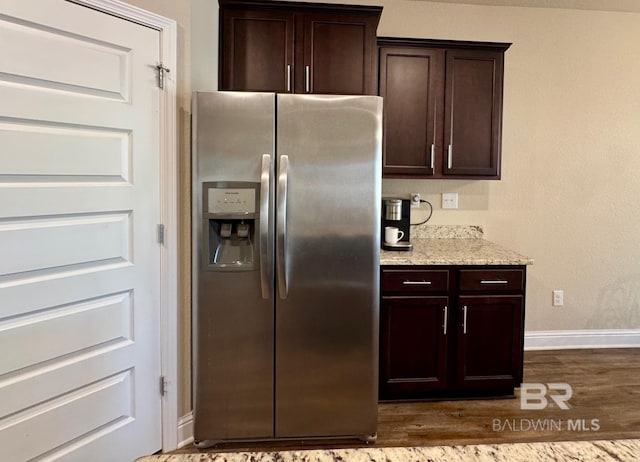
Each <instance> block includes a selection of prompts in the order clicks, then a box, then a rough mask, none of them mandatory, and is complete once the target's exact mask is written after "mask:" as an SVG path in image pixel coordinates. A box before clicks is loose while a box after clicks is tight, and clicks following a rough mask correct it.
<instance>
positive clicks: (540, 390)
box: [520, 383, 573, 411]
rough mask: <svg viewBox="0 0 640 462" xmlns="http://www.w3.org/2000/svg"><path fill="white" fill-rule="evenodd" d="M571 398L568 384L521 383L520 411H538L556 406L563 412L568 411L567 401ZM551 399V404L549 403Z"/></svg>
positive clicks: (571, 392)
mask: <svg viewBox="0 0 640 462" xmlns="http://www.w3.org/2000/svg"><path fill="white" fill-rule="evenodd" d="M571 396H573V390H572V388H571V385H569V384H568V383H547V384H546V385H545V384H544V383H523V384H522V385H521V386H520V409H526V410H540V409H545V408H546V407H547V406H550V407H553V406H554V403H555V406H558V407H559V408H560V409H562V410H563V411H566V410H567V409H569V405H568V404H567V401H569V400H570V399H571ZM548 398H551V401H553V402H552V403H549V400H548Z"/></svg>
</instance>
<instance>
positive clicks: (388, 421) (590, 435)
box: [175, 348, 640, 453]
mask: <svg viewBox="0 0 640 462" xmlns="http://www.w3.org/2000/svg"><path fill="white" fill-rule="evenodd" d="M524 358H525V364H524V382H526V383H533V382H535V383H558V382H561V383H568V384H569V385H570V386H571V387H572V389H573V396H572V397H571V399H570V400H569V401H568V404H569V405H570V409H568V410H562V409H559V408H558V406H555V405H554V406H553V407H552V406H549V407H547V408H545V409H544V410H526V409H525V410H523V409H520V399H519V392H517V393H516V398H510V399H496V400H491V399H480V400H458V401H425V402H402V403H381V404H380V405H379V408H378V441H377V442H376V446H379V447H397V446H403V447H411V446H439V445H459V444H489V443H516V442H536V441H582V440H614V439H628V438H640V349H634V348H623V349H582V350H557V351H553V350H550V351H527V352H525V356H524ZM549 401H550V402H551V403H552V400H551V399H550V400H549ZM569 421H571V425H573V427H572V428H569V427H570V424H569ZM583 424H584V425H583ZM534 425H537V426H538V428H535V429H534V428H532V426H534ZM596 426H599V428H598V429H597V431H596V430H595V427H596ZM527 427H530V428H527ZM362 446H364V444H363V443H361V442H358V441H334V442H315V441H306V442H300V441H289V442H268V443H265V442H260V443H226V444H223V445H221V446H219V447H216V448H214V449H211V450H209V451H198V449H196V448H195V447H194V446H192V445H190V446H187V447H185V448H182V449H180V450H178V451H175V453H191V452H224V451H238V450H292V449H324V448H345V447H362Z"/></svg>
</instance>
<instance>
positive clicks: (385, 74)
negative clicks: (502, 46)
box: [379, 47, 445, 177]
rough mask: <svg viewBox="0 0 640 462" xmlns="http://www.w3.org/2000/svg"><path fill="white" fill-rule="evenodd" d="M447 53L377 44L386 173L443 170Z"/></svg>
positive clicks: (424, 174)
mask: <svg viewBox="0 0 640 462" xmlns="http://www.w3.org/2000/svg"><path fill="white" fill-rule="evenodd" d="M444 62H445V52H444V50H438V49H427V48H409V47H407V48H401V47H381V48H380V89H379V91H380V93H379V94H380V96H382V97H383V98H384V137H383V140H384V143H383V167H382V171H383V173H384V174H385V175H397V176H409V175H411V176H414V175H415V176H420V177H430V176H433V175H435V173H436V172H437V171H440V170H441V165H442V156H441V154H440V153H441V152H442V119H443V111H444V97H443V94H444V75H445V74H444Z"/></svg>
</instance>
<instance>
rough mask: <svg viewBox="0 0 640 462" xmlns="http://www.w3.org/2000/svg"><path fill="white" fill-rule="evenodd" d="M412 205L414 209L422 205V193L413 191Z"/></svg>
mask: <svg viewBox="0 0 640 462" xmlns="http://www.w3.org/2000/svg"><path fill="white" fill-rule="evenodd" d="M411 207H412V208H414V209H415V208H418V207H420V194H418V193H411Z"/></svg>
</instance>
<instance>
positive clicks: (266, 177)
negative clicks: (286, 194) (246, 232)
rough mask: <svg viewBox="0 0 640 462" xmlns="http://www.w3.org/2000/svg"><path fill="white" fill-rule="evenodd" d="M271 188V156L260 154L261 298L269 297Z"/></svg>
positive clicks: (271, 277)
mask: <svg viewBox="0 0 640 462" xmlns="http://www.w3.org/2000/svg"><path fill="white" fill-rule="evenodd" d="M270 189H271V156H270V155H269V154H263V155H262V173H261V175H260V286H261V290H262V298H265V299H269V298H271V281H272V280H273V275H272V272H271V271H272V270H271V268H272V265H271V262H270V261H269V258H268V255H269V191H270Z"/></svg>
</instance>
